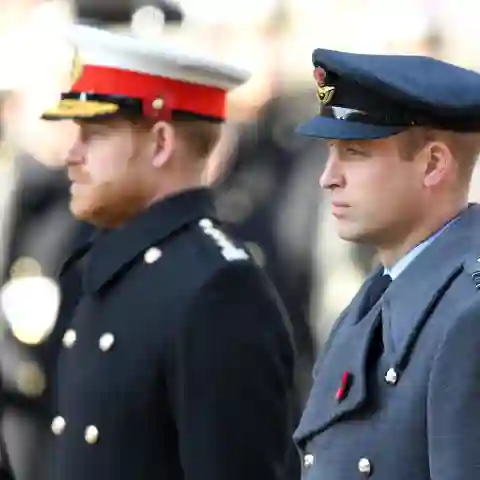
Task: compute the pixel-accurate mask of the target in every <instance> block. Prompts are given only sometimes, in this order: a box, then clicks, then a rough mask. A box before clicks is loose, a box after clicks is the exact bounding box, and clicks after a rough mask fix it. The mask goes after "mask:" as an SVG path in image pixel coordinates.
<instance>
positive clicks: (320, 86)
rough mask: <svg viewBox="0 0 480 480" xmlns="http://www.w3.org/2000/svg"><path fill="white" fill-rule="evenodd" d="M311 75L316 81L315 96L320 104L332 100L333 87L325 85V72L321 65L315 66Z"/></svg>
mask: <svg viewBox="0 0 480 480" xmlns="http://www.w3.org/2000/svg"><path fill="white" fill-rule="evenodd" d="M313 77H314V78H315V82H316V83H317V98H318V101H319V102H320V104H321V105H326V104H327V103H329V102H330V101H331V100H332V97H333V94H334V93H335V87H332V86H331V85H325V77H326V72H325V70H324V69H323V68H321V67H316V68H315V70H314V71H313Z"/></svg>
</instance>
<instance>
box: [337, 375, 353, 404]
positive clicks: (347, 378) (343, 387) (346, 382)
mask: <svg viewBox="0 0 480 480" xmlns="http://www.w3.org/2000/svg"><path fill="white" fill-rule="evenodd" d="M352 378H353V377H352V374H351V373H350V372H343V375H342V381H341V383H340V387H338V390H337V394H336V395H335V399H336V400H337V402H341V401H342V400H343V399H344V398H345V397H346V396H347V394H348V390H349V389H350V385H351V383H352Z"/></svg>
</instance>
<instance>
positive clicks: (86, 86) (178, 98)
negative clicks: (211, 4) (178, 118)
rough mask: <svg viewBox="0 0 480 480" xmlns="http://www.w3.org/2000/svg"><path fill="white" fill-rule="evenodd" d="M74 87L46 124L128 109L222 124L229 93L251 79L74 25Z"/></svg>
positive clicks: (154, 45) (152, 44)
mask: <svg viewBox="0 0 480 480" xmlns="http://www.w3.org/2000/svg"><path fill="white" fill-rule="evenodd" d="M66 36H67V40H68V41H69V42H70V43H71V44H72V45H73V47H74V49H75V52H76V54H75V58H74V61H73V64H72V78H71V80H72V87H71V89H70V91H69V92H64V94H63V95H62V100H61V102H60V104H59V105H58V107H56V108H54V109H52V110H49V111H47V112H45V114H44V118H46V119H61V118H89V117H96V116H99V115H109V114H114V113H116V112H119V111H122V110H124V111H125V112H126V111H127V110H129V109H130V110H131V111H134V110H136V112H137V113H140V114H142V115H146V116H154V117H158V118H168V116H169V115H171V113H172V112H175V111H182V112H188V113H192V114H196V115H199V116H201V117H206V118H212V119H218V120H224V118H225V109H226V94H227V92H228V91H230V90H232V89H234V88H236V87H238V86H240V85H242V84H243V83H245V82H246V81H247V80H248V79H249V76H250V75H249V74H248V73H247V72H246V71H244V70H242V69H239V68H236V67H234V66H233V65H228V64H225V63H222V62H219V61H216V60H214V59H212V58H209V57H207V56H199V55H192V54H189V53H188V52H186V51H184V50H180V49H175V48H173V47H172V46H171V45H168V47H167V46H166V45H162V42H161V40H149V39H142V38H137V37H134V36H131V35H126V34H118V33H112V32H108V31H106V30H101V29H98V28H93V27H88V26H83V25H75V26H73V27H71V28H70V29H69V30H68V31H67V33H66Z"/></svg>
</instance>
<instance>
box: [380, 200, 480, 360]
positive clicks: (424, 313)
mask: <svg viewBox="0 0 480 480" xmlns="http://www.w3.org/2000/svg"><path fill="white" fill-rule="evenodd" d="M479 234H480V206H478V205H471V206H470V207H469V208H468V209H467V210H466V211H464V212H463V213H462V214H461V215H460V216H459V217H458V219H457V220H456V221H455V222H453V223H451V224H450V226H449V228H447V229H445V231H444V232H443V234H442V235H439V236H438V237H437V238H436V240H435V241H434V242H432V243H431V244H430V245H429V247H428V248H425V249H424V250H423V251H422V252H421V254H419V255H418V256H417V257H416V259H415V261H414V262H411V263H410V264H409V265H408V266H407V267H406V268H405V270H404V271H403V272H402V274H401V275H399V276H398V277H397V278H396V279H395V281H394V282H392V284H391V285H390V287H389V288H388V290H387V291H386V292H385V294H384V296H383V299H382V304H383V305H382V317H383V324H384V344H385V351H386V352H387V353H388V354H389V357H390V359H391V362H392V364H393V365H394V366H395V367H399V368H400V365H401V364H403V363H404V362H405V361H407V360H408V357H409V352H410V351H411V349H412V348H413V345H414V344H415V341H416V338H417V337H418V335H419V333H420V331H421V329H422V328H423V325H424V323H425V322H426V321H427V320H428V318H429V316H430V314H431V312H432V311H433V310H434V308H435V306H436V304H437V302H438V301H439V300H440V299H441V298H442V296H443V294H444V292H445V291H446V289H448V287H449V285H450V284H451V282H452V281H453V280H454V279H455V278H456V277H457V276H458V275H459V274H461V272H462V271H469V270H470V269H472V268H473V267H472V264H473V263H476V269H477V270H479V267H480V263H478V262H476V259H477V258H478V257H479V253H480V250H479V247H478V245H477V239H478V235H479ZM472 258H475V261H474V262H473V261H472V260H471V259H472ZM406 305H408V308H406Z"/></svg>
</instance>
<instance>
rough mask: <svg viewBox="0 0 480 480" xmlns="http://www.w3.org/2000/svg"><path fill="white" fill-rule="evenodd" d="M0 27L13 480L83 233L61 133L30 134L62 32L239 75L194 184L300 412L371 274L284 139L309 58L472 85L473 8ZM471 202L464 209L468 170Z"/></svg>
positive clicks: (50, 87) (369, 4)
mask: <svg viewBox="0 0 480 480" xmlns="http://www.w3.org/2000/svg"><path fill="white" fill-rule="evenodd" d="M0 12H1V13H0V138H1V140H0V182H1V186H0V285H1V290H0V378H1V386H0V389H1V392H0V393H1V395H0V403H1V404H2V405H1V407H3V408H0V410H1V411H2V412H3V419H2V428H3V432H4V435H5V438H6V441H7V446H8V449H9V452H10V457H11V461H12V463H13V465H14V468H15V470H16V474H17V480H30V479H35V480H41V465H42V461H43V455H44V449H43V447H44V445H45V438H46V434H47V432H48V428H49V423H50V416H49V405H50V383H49V380H50V378H51V371H52V368H53V365H54V363H55V358H56V352H57V351H58V349H59V348H60V345H61V338H62V336H63V331H64V329H65V325H58V324H57V323H56V321H55V320H56V318H57V313H58V308H59V300H60V289H59V286H58V284H57V279H58V271H59V268H60V266H61V264H62V260H63V259H64V258H65V256H66V255H67V254H68V252H69V251H71V250H72V248H73V247H74V245H75V244H76V243H77V242H80V241H81V239H82V238H84V237H85V236H86V235H88V233H89V227H88V226H87V225H83V224H80V223H79V222H76V221H75V220H74V219H73V218H72V217H71V216H70V213H69V211H68V184H67V181H66V178H65V176H64V174H63V172H62V171H61V169H60V168H59V165H60V163H61V161H62V159H63V156H64V155H65V152H66V149H67V148H68V146H69V132H70V127H69V125H68V122H65V123H62V125H59V124H50V123H44V122H42V121H40V120H39V119H38V118H39V115H40V112H41V111H42V110H43V109H44V108H46V107H47V106H49V105H50V103H52V102H54V101H55V100H56V99H57V95H58V92H59V91H60V90H61V85H62V82H63V81H64V79H65V75H66V74H67V73H68V69H69V65H70V64H69V63H68V61H66V58H67V57H66V53H65V51H64V50H62V46H61V43H60V42H59V41H58V39H59V36H60V34H61V31H62V29H63V28H64V27H65V26H67V25H69V24H71V23H72V22H75V23H78V22H80V23H84V24H90V25H98V26H102V27H105V28H109V29H112V30H116V31H125V32H127V33H130V34H134V35H138V36H143V37H146V38H150V39H151V40H152V41H155V42H159V43H162V44H163V43H164V44H175V45H179V46H182V47H185V48H188V49H190V50H193V51H197V52H198V53H202V52H204V53H207V54H208V55H210V56H213V57H216V58H218V59H220V60H226V61H229V62H231V63H234V64H236V65H237V66H240V67H244V68H246V69H248V70H250V71H251V72H252V73H253V75H252V78H251V80H250V81H249V82H248V83H247V84H246V85H245V86H243V87H241V88H240V89H238V90H237V91H235V92H234V93H232V95H231V97H230V120H229V122H228V123H227V124H226V125H225V128H224V136H223V138H222V141H221V143H220V145H219V147H218V148H217V150H216V151H215V153H214V155H213V156H212V159H211V162H210V165H209V168H208V171H207V172H206V178H207V180H208V181H209V182H210V183H211V184H212V185H213V188H214V190H215V194H216V201H217V205H218V208H219V211H220V214H221V217H222V218H223V219H224V221H225V222H226V223H227V225H228V228H229V229H230V230H231V231H232V232H234V233H235V234H236V235H237V236H239V237H241V238H242V239H244V240H245V241H246V242H247V243H248V244H249V247H250V249H251V251H252V253H253V255H254V256H255V257H256V258H257V260H258V261H259V262H260V263H261V264H262V265H263V266H264V267H265V269H266V270H267V272H268V273H269V275H270V276H271V278H272V280H273V281H274V283H275V284H276V286H277V288H278V290H279V292H280V294H281V296H282V297H283V299H284V301H285V303H286V305H287V308H288V310H289V313H290V315H291V319H292V323H293V327H294V335H295V340H296V345H297V351H298V368H297V369H298V372H297V387H298V408H299V410H300V409H301V406H302V404H303V402H304V400H305V397H306V395H307V393H308V390H309V387H310V381H311V380H310V371H311V368H312V365H313V362H314V359H315V356H316V354H317V353H318V352H319V351H321V348H322V345H323V342H324V341H325V338H326V336H327V335H328V332H329V329H330V327H331V325H332V322H333V321H334V319H335V317H336V316H337V315H338V313H339V312H340V311H341V310H342V309H343V308H344V307H345V306H346V305H347V304H348V302H349V300H350V299H351V297H352V296H353V295H354V294H355V292H356V290H357V289H358V287H359V285H360V283H361V282H362V279H363V278H364V276H365V275H366V274H367V273H368V272H369V270H370V269H371V268H372V266H373V265H374V263H375V257H374V255H373V253H372V252H371V251H369V250H368V249H365V248H362V247H355V246H352V245H349V244H347V243H345V242H342V241H341V240H339V239H338V238H337V237H336V234H335V231H334V229H333V228H332V223H331V219H330V216H329V213H328V209H329V208H328V204H327V202H325V201H324V198H323V195H322V192H321V191H320V189H319V187H318V178H319V176H320V174H321V171H322V167H323V163H324V161H325V149H324V145H323V143H322V142H321V141H319V140H309V139H305V138H300V137H297V136H295V134H294V133H293V131H294V127H295V125H296V124H297V123H299V122H301V121H302V120H305V119H307V118H309V117H310V116H312V115H314V114H315V113H316V109H317V101H316V98H315V88H314V82H313V78H312V67H311V52H312V50H313V49H314V48H316V47H324V48H331V49H339V50H350V51H354V52H369V53H409V54H427V55H431V56H434V57H437V58H441V59H445V60H448V61H452V62H454V63H457V64H459V65H462V66H465V67H469V68H471V69H474V70H477V69H479V67H480V55H479V53H480V52H479V49H478V45H480V30H479V29H478V27H477V21H478V18H479V15H480V3H479V4H475V3H474V2H471V1H470V0H456V1H453V0H448V1H447V0H403V1H402V2H399V1H395V0H251V1H250V0H246V1H243V2H221V1H220V0H195V1H194V0H183V1H178V2H175V3H174V2H171V1H166V0H165V1H161V0H159V1H154V0H76V1H74V0H0ZM471 197H472V200H477V199H478V198H479V197H480V175H479V173H478V170H477V172H476V174H475V179H474V182H473V185H472V191H471ZM180 274H181V272H180ZM78 288H79V279H78V278H74V277H72V278H70V279H68V282H67V284H66V285H62V291H63V292H64V295H67V296H69V295H70V296H72V298H73V297H74V296H75V292H76V291H78ZM291 478H292V479H293V478H296V477H295V476H294V474H292V477H291Z"/></svg>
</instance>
